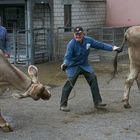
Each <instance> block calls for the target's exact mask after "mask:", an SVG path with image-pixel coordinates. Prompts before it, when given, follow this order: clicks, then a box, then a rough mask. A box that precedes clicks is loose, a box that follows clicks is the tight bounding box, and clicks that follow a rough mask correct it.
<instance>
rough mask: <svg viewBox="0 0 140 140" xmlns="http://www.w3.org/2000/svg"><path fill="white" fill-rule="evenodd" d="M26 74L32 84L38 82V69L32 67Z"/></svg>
mask: <svg viewBox="0 0 140 140" xmlns="http://www.w3.org/2000/svg"><path fill="white" fill-rule="evenodd" d="M28 74H29V76H30V77H31V79H32V81H33V83H39V81H38V68H37V67H36V66H34V65H30V66H29V67H28Z"/></svg>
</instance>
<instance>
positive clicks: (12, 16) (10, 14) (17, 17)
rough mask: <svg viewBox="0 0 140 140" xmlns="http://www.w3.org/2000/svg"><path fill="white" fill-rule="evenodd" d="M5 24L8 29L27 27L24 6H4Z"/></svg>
mask: <svg viewBox="0 0 140 140" xmlns="http://www.w3.org/2000/svg"><path fill="white" fill-rule="evenodd" d="M2 8H3V19H4V20H3V24H4V26H5V27H6V28H7V29H8V30H11V29H13V28H16V29H25V13H24V6H11V5H9V6H7V5H5V6H3V7H2Z"/></svg>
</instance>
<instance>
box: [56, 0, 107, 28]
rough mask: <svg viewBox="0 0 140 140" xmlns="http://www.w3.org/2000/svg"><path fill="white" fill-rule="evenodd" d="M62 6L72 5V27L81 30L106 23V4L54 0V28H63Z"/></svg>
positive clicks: (103, 0)
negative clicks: (79, 26) (78, 27)
mask: <svg viewBox="0 0 140 140" xmlns="http://www.w3.org/2000/svg"><path fill="white" fill-rule="evenodd" d="M64 4H71V5H72V9H71V10H72V27H75V26H78V25H81V26H83V28H85V29H86V28H92V27H94V26H104V25H105V22H106V2H105V0H102V1H100V0H99V1H98V0H96V1H80V0H54V28H55V29H56V28H57V27H64Z"/></svg>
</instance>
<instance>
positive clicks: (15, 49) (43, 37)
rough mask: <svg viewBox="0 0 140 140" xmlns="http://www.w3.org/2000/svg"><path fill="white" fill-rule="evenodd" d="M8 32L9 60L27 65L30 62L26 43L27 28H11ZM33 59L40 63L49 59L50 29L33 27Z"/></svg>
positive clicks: (28, 47)
mask: <svg viewBox="0 0 140 140" xmlns="http://www.w3.org/2000/svg"><path fill="white" fill-rule="evenodd" d="M10 32H11V33H9V39H10V44H11V58H10V62H11V63H14V64H25V65H29V63H30V62H31V59H32V58H30V57H29V56H30V46H29V43H28V39H27V38H28V33H29V31H28V30H16V29H13V30H12V31H10ZM33 45H34V46H33V47H34V52H33V53H34V59H35V60H34V61H35V63H40V62H44V61H50V55H51V54H50V49H51V48H50V46H51V45H50V30H49V29H47V28H35V29H34V30H33Z"/></svg>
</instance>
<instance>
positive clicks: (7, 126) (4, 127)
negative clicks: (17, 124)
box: [1, 123, 13, 132]
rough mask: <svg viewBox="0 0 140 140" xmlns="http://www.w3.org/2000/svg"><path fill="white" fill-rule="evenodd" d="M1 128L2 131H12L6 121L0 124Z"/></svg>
mask: <svg viewBox="0 0 140 140" xmlns="http://www.w3.org/2000/svg"><path fill="white" fill-rule="evenodd" d="M1 129H2V131H3V132H12V131H13V129H12V127H11V126H10V125H9V124H8V123H6V124H5V125H4V126H1Z"/></svg>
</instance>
